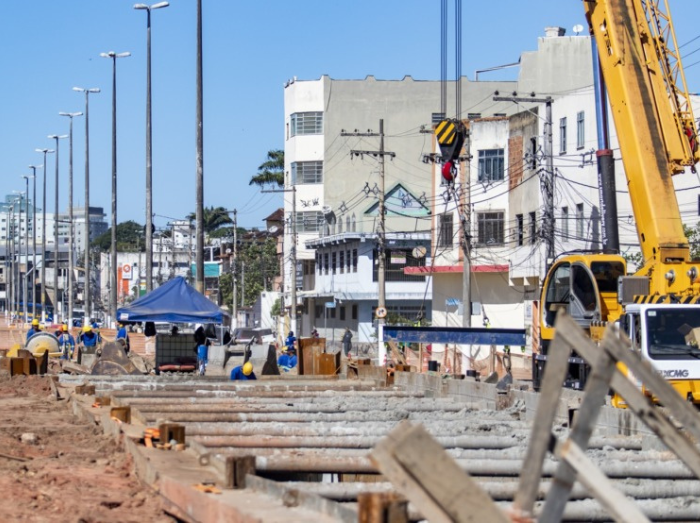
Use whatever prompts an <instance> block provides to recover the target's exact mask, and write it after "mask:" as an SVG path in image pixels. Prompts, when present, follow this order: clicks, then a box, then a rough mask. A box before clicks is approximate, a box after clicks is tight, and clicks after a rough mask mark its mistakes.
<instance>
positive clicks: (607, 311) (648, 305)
mask: <svg viewBox="0 0 700 523" xmlns="http://www.w3.org/2000/svg"><path fill="white" fill-rule="evenodd" d="M584 6H585V10H586V18H587V20H588V25H589V29H590V32H591V36H592V38H594V39H595V42H596V44H597V48H598V54H599V60H600V68H601V72H602V75H603V78H604V80H605V84H606V86H607V94H608V97H609V101H610V108H611V112H612V116H613V120H614V123H615V128H616V130H617V138H618V142H619V145H620V153H621V156H622V162H623V165H624V169H625V176H626V178H627V184H628V189H629V194H630V199H631V203H632V210H633V213H634V218H635V222H636V228H637V233H638V236H639V245H640V248H641V253H642V258H643V262H642V264H641V266H640V267H639V269H638V270H637V272H636V273H635V274H634V275H633V276H626V264H625V260H624V259H623V258H622V257H621V256H618V255H611V254H579V255H571V256H566V257H562V258H559V259H558V260H556V262H555V263H554V264H553V265H552V267H551V268H550V269H549V271H548V273H547V275H546V277H545V280H544V283H543V286H542V294H541V301H540V345H541V355H539V356H538V357H537V358H536V365H534V366H533V369H534V374H535V376H534V378H535V381H536V382H537V379H538V373H539V372H540V371H541V370H542V368H543V365H544V362H545V361H546V354H547V350H548V347H549V342H550V341H551V340H552V338H553V336H554V328H553V324H554V317H555V315H556V312H557V311H558V310H560V309H565V310H567V311H568V312H569V314H571V315H572V316H573V317H574V318H575V319H576V320H577V322H578V323H579V325H581V326H582V327H584V328H585V329H587V330H588V332H589V333H590V335H591V337H592V338H593V339H600V337H601V336H602V331H603V329H604V328H605V326H606V324H608V323H611V322H618V321H619V323H620V326H621V328H623V329H624V331H625V332H626V333H627V334H628V335H629V336H630V338H631V339H632V341H633V344H634V345H633V346H634V347H635V348H636V350H638V351H639V352H640V355H641V356H642V358H644V359H646V360H648V361H649V362H650V363H651V364H652V365H653V366H654V367H655V368H656V369H657V370H658V371H659V372H661V373H662V374H663V375H664V376H665V377H666V378H667V379H668V380H669V381H670V382H671V384H672V385H673V386H674V388H675V389H676V390H678V392H679V393H680V394H681V395H682V396H683V397H685V398H687V399H688V400H689V401H692V402H694V403H700V348H698V340H696V338H695V335H696V333H697V335H698V339H699V340H700V330H696V329H700V304H698V301H699V300H700V260H691V259H690V248H689V245H688V239H687V238H686V236H685V233H684V231H683V223H682V221H681V214H680V211H679V208H678V202H677V200H676V194H675V190H674V186H673V181H672V176H673V175H676V174H679V173H682V172H684V171H685V169H686V168H687V167H690V168H691V169H693V170H694V166H695V164H696V163H697V162H698V160H700V154H699V153H698V147H697V129H696V125H695V120H694V117H693V112H692V107H691V104H690V98H689V95H688V89H687V86H686V82H685V77H684V75H683V68H682V64H681V57H680V54H679V52H678V45H677V43H676V37H675V32H674V30H673V24H672V21H671V14H670V9H669V5H668V1H667V0H584ZM577 362H579V360H574V363H577ZM572 369H574V370H573V371H572V372H573V373H574V375H572V382H574V383H578V384H581V383H582V382H583V381H585V377H586V376H585V374H586V370H585V367H584V366H583V365H582V364H581V365H573V366H572ZM650 394H651V393H650ZM617 400H618V401H617V403H618V405H619V398H618V399H617ZM619 406H622V405H619Z"/></svg>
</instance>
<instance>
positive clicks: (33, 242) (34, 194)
mask: <svg viewBox="0 0 700 523" xmlns="http://www.w3.org/2000/svg"><path fill="white" fill-rule="evenodd" d="M41 167H43V165H30V166H29V168H30V169H31V170H32V178H33V179H34V181H33V182H32V318H36V170H37V169H39V168H41Z"/></svg>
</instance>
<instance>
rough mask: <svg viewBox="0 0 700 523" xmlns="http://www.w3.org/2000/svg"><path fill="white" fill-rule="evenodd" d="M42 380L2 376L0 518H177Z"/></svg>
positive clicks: (72, 522) (89, 522)
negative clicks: (167, 513)
mask: <svg viewBox="0 0 700 523" xmlns="http://www.w3.org/2000/svg"><path fill="white" fill-rule="evenodd" d="M48 380H49V378H45V377H39V376H15V377H13V378H12V379H10V378H8V377H6V376H4V377H0V493H2V494H1V495H2V497H3V498H4V500H5V501H4V502H3V503H2V508H0V520H1V521H3V522H16V521H31V522H52V523H53V522H69V523H98V522H114V523H117V522H119V523H122V522H134V523H136V522H144V521H148V522H158V523H160V522H170V523H171V522H173V521H175V519H173V518H171V517H169V516H168V515H166V514H165V512H164V511H163V505H162V499H161V498H160V497H159V495H158V494H157V493H156V492H154V491H153V490H152V489H151V488H149V487H147V486H145V485H143V484H141V482H140V481H139V479H138V478H137V477H136V475H135V473H134V471H133V467H132V463H131V459H130V457H129V456H128V455H127V454H125V453H123V452H122V451H121V450H120V449H119V448H118V446H117V445H116V443H114V441H113V440H112V439H110V438H109V437H107V436H104V435H103V434H102V431H101V430H100V429H99V428H97V427H95V426H93V425H90V424H85V423H83V422H80V421H78V420H77V419H76V418H75V417H74V416H73V415H72V413H71V411H70V409H69V407H68V405H67V404H66V401H65V400H59V401H56V400H54V399H52V398H51V395H50V392H51V387H50V384H49V381H48Z"/></svg>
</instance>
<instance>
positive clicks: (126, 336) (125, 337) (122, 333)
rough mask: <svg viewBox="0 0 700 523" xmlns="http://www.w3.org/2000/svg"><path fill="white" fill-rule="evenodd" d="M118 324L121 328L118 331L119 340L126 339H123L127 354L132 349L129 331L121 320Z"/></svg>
mask: <svg viewBox="0 0 700 523" xmlns="http://www.w3.org/2000/svg"><path fill="white" fill-rule="evenodd" d="M118 325H119V330H118V331H117V341H119V340H124V341H122V343H123V344H124V350H125V351H126V353H127V354H129V350H130V349H131V346H130V344H129V333H128V332H127V331H126V326H125V325H124V324H123V323H122V322H119V323H118Z"/></svg>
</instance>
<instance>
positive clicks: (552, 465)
mask: <svg viewBox="0 0 700 523" xmlns="http://www.w3.org/2000/svg"><path fill="white" fill-rule="evenodd" d="M456 461H457V464H458V465H459V466H460V467H461V468H462V469H463V470H465V471H466V472H468V473H469V474H471V475H472V476H495V477H514V478H515V477H518V476H519V475H520V473H521V472H522V461H521V460H510V459H504V460H461V459H458V460H456ZM557 465H558V463H557V462H555V461H547V462H545V464H544V467H543V471H542V474H543V476H548V477H551V476H552V474H553V473H554V472H555V471H556V466H557ZM597 465H598V466H599V468H600V469H601V471H602V472H603V473H604V474H605V475H606V476H608V477H611V478H648V479H690V478H692V473H691V472H690V471H689V470H688V469H687V468H685V465H683V463H681V462H680V461H672V462H658V461H656V462H635V463H627V462H624V461H614V462H606V461H603V462H600V463H598V464H597ZM256 469H257V470H260V471H270V472H272V471H274V472H317V473H343V474H376V473H378V471H377V469H376V467H375V466H374V465H373V464H372V462H371V461H370V460H369V458H345V457H336V458H324V459H316V458H304V457H299V458H298V457H294V456H284V457H282V456H275V457H264V456H263V457H258V458H256Z"/></svg>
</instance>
